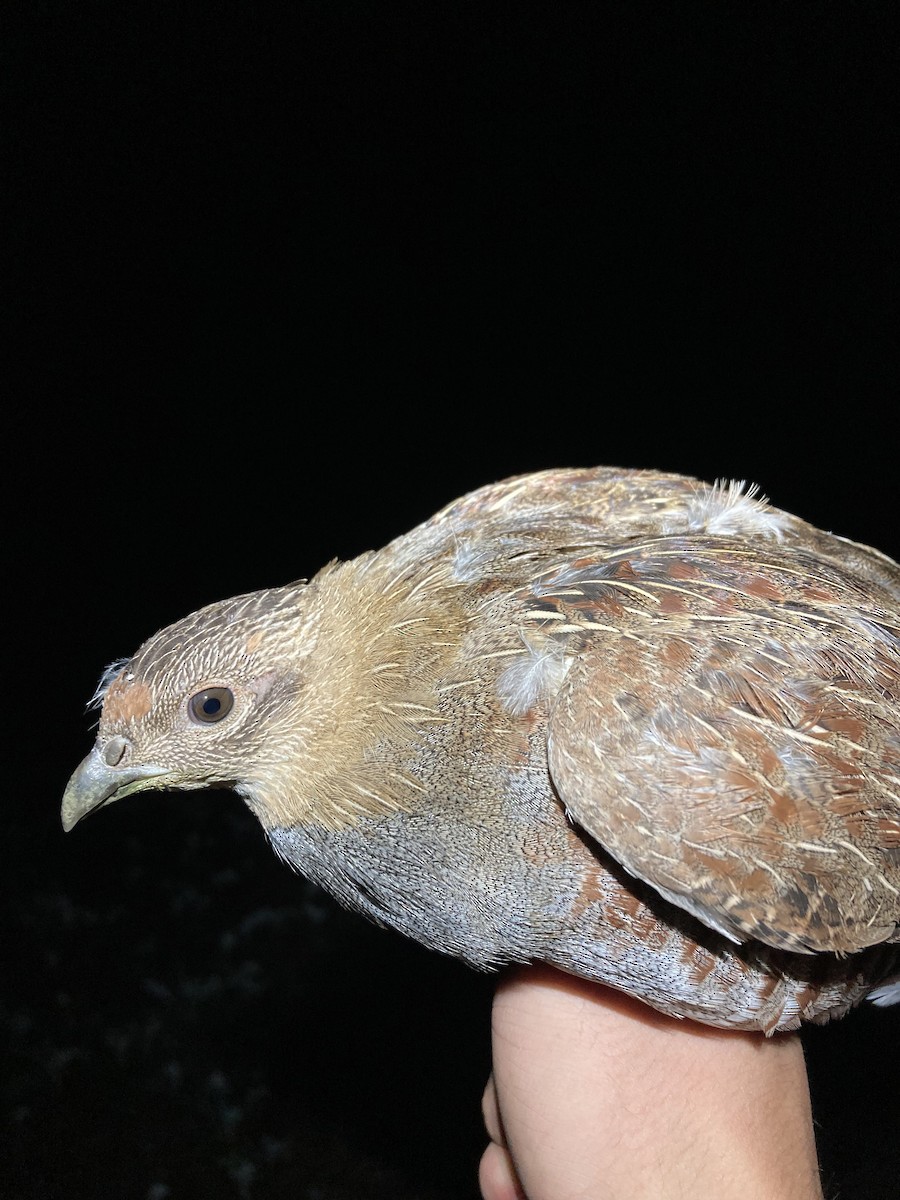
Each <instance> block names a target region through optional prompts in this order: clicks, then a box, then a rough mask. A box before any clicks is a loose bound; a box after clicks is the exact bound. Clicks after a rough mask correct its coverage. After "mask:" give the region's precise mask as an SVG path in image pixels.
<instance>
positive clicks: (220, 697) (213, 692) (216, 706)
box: [188, 687, 234, 725]
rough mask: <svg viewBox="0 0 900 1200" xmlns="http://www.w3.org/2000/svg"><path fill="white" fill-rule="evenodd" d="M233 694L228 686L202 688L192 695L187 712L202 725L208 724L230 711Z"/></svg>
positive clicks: (218, 719)
mask: <svg viewBox="0 0 900 1200" xmlns="http://www.w3.org/2000/svg"><path fill="white" fill-rule="evenodd" d="M233 704H234V696H233V695H232V693H231V692H230V691H229V689H228V688H221V687H212V688H204V689H203V691H202V692H197V694H196V695H195V696H192V697H191V699H190V703H189V704H188V712H189V713H190V715H191V717H192V718H193V719H194V720H195V721H199V722H200V723H201V724H202V725H210V724H212V723H213V722H214V721H221V720H222V718H223V717H224V716H227V715H228V713H229V712H230V711H231V706H232V705H233Z"/></svg>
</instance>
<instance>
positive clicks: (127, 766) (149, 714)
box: [62, 598, 298, 830]
mask: <svg viewBox="0 0 900 1200" xmlns="http://www.w3.org/2000/svg"><path fill="white" fill-rule="evenodd" d="M242 608H244V609H248V610H249V611H242ZM270 614H271V610H270ZM258 619H259V614H258V613H257V612H256V611H255V610H254V609H253V608H252V607H251V606H249V605H246V604H244V605H242V604H241V601H240V598H239V600H238V601H226V602H224V603H222V604H219V605H212V606H210V607H209V608H207V609H204V610H202V611H201V612H200V613H197V614H194V615H193V616H192V617H188V618H186V619H185V620H184V621H181V622H178V623H177V624H175V625H173V626H170V627H169V628H168V629H165V630H162V631H161V632H160V633H158V634H156V635H155V636H154V637H153V638H151V639H149V641H147V642H146V643H145V644H144V645H143V646H142V647H141V649H140V650H139V651H138V652H137V654H136V655H135V656H134V658H132V659H130V660H128V661H127V662H125V663H124V664H123V663H117V664H115V666H114V667H112V668H110V670H109V671H108V672H107V674H106V676H105V677H104V679H103V680H102V681H101V684H100V687H99V688H98V693H97V697H96V702H97V703H101V704H102V709H101V715H100V723H99V729H98V734H97V740H96V743H95V745H94V749H93V750H92V751H91V753H90V754H89V755H88V757H87V758H86V759H85V760H84V762H83V763H82V764H81V766H80V767H79V768H78V770H77V771H76V772H75V774H74V775H73V777H72V779H71V781H70V783H69V786H68V788H67V789H66V794H65V798H64V801H63V809H62V821H63V826H64V828H66V829H67V830H68V829H71V828H72V827H73V826H74V825H75V824H76V822H77V821H79V820H80V819H81V818H82V817H83V816H85V815H86V814H87V813H89V812H91V811H93V810H94V809H96V808H100V807H102V806H104V805H107V804H111V803H112V802H113V801H114V800H119V799H121V798H122V797H123V796H127V795H130V794H131V793H133V792H138V791H146V790H149V789H155V790H162V789H165V790H169V789H172V790H184V789H193V788H203V787H213V786H220V787H237V788H238V789H239V790H241V791H247V790H251V791H252V788H253V783H254V776H255V774H256V768H258V767H261V766H262V764H263V763H264V761H265V759H266V747H267V746H268V747H271V746H272V745H273V742H274V743H275V744H277V738H274V739H273V731H275V730H277V728H278V726H279V715H283V714H284V713H285V711H286V710H287V709H289V708H290V705H291V702H292V700H293V699H294V698H295V696H296V693H297V691H298V688H297V680H296V673H295V672H294V671H293V670H292V669H291V668H290V667H289V666H288V665H287V664H286V663H285V660H284V655H283V654H282V653H280V652H279V644H280V639H279V636H278V632H279V630H280V629H281V628H283V621H282V622H279V621H277V620H276V621H275V623H274V633H272V634H271V635H270V636H268V637H266V636H264V635H263V634H262V633H261V632H260V630H259V628H258V627H257V621H258Z"/></svg>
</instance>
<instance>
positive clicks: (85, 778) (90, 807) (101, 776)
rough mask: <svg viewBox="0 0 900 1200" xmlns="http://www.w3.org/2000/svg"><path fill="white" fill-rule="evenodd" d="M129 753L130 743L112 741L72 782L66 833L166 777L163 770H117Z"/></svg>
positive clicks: (64, 819) (88, 760)
mask: <svg viewBox="0 0 900 1200" xmlns="http://www.w3.org/2000/svg"><path fill="white" fill-rule="evenodd" d="M127 749H128V743H127V742H126V741H125V739H124V738H121V737H114V738H111V739H110V740H109V741H108V742H107V743H106V745H105V746H100V745H99V744H98V745H96V746H95V747H94V748H93V750H92V751H91V752H90V754H89V755H88V756H87V758H86V759H85V760H84V762H83V763H82V764H81V766H80V767H79V768H78V769H77V771H76V772H75V774H74V775H73V776H72V778H71V779H70V780H69V784H68V787H67V788H66V791H65V794H64V795H63V802H62V813H61V816H62V826H63V829H64V830H65V831H66V833H68V832H69V830H70V829H73V828H74V827H75V825H77V824H78V822H79V821H80V820H81V818H82V817H86V816H87V814H88V813H89V812H93V811H94V809H95V808H102V807H103V806H104V805H105V804H112V802H113V801H114V800H121V798H122V797H123V796H127V795H128V794H129V793H130V792H138V791H140V790H141V789H142V788H146V787H151V786H152V784H151V782H150V781H151V780H152V779H155V778H156V777H157V776H159V775H165V774H166V771H165V770H164V768H162V767H154V766H137V767H129V766H122V767H118V766H116V765H115V764H116V763H118V762H120V761H121V759H122V758H123V756H124V755H125V751H126V750H127Z"/></svg>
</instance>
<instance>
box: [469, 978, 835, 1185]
mask: <svg viewBox="0 0 900 1200" xmlns="http://www.w3.org/2000/svg"><path fill="white" fill-rule="evenodd" d="M493 1065H494V1070H493V1075H492V1076H491V1078H490V1079H489V1080H488V1085H487V1088H486V1089H485V1094H484V1114H485V1124H486V1126H487V1130H488V1134H489V1136H490V1139H491V1142H490V1145H489V1146H488V1148H487V1150H486V1151H485V1153H484V1156H483V1158H482V1160H481V1170H480V1174H479V1179H480V1183H481V1192H482V1196H483V1197H484V1200H523V1198H527V1200H576V1198H577V1200H600V1198H601V1197H602V1200H680V1198H682V1197H684V1198H688V1197H689V1198H690V1200H696V1198H697V1197H704V1198H710V1200H712V1198H714V1200H748V1197H753V1200H822V1190H821V1185H820V1183H819V1174H818V1166H817V1162H816V1152H815V1139H814V1135H813V1125H812V1114H811V1110H810V1101H809V1087H808V1083H807V1078H806V1068H805V1064H804V1061H803V1051H802V1047H801V1045H800V1041H799V1039H798V1038H797V1037H796V1035H793V1034H782V1035H779V1036H776V1037H774V1038H769V1039H767V1038H764V1037H763V1036H762V1035H761V1034H750V1033H731V1032H726V1031H723V1030H717V1029H711V1028H709V1027H707V1026H703V1025H698V1024H695V1023H694V1022H691V1021H677V1020H674V1019H673V1018H670V1017H665V1016H663V1015H661V1014H659V1013H656V1012H655V1011H654V1010H652V1009H650V1008H648V1007H647V1006H646V1005H644V1004H641V1003H640V1002H638V1001H636V1000H631V999H629V998H628V997H627V996H624V995H622V994H620V993H618V992H615V991H612V990H610V989H608V988H604V987H602V986H599V985H597V984H593V983H588V982H585V981H584V980H580V979H576V978H574V977H572V976H569V975H564V974H562V973H561V972H558V971H554V970H552V969H550V968H545V967H528V968H523V969H520V970H518V971H517V972H515V973H514V974H512V975H510V976H509V977H508V978H506V979H505V980H504V981H503V982H502V983H501V984H500V986H499V988H498V990H497V994H496V996H495V1000H494V1010H493Z"/></svg>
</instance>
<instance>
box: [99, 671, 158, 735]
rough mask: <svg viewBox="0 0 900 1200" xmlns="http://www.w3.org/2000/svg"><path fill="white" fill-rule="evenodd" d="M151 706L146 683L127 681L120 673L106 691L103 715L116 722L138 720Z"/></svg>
mask: <svg viewBox="0 0 900 1200" xmlns="http://www.w3.org/2000/svg"><path fill="white" fill-rule="evenodd" d="M152 707H153V701H152V699H151V695H150V689H149V687H148V686H147V685H146V683H127V682H126V681H125V680H124V679H123V677H122V676H121V675H120V676H119V677H118V678H117V679H114V680H113V682H112V683H111V684H110V686H109V691H108V692H107V693H106V697H105V699H104V701H103V716H104V717H105V719H106V720H108V721H114V722H115V723H116V724H120V723H121V722H125V721H139V720H140V719H141V717H145V716H146V715H147V713H148V712H149V711H150V709H151V708H152Z"/></svg>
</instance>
